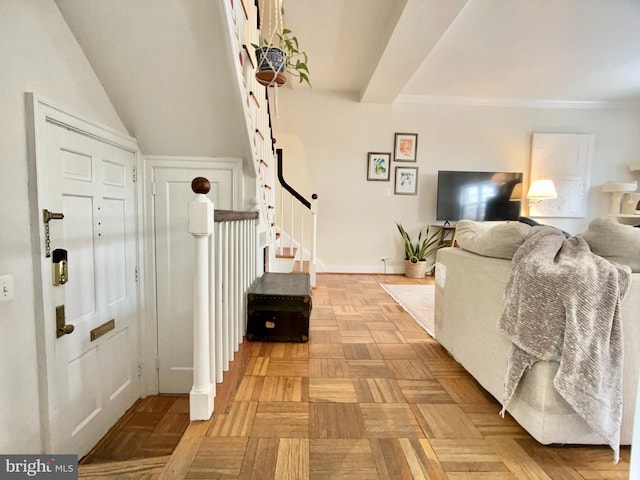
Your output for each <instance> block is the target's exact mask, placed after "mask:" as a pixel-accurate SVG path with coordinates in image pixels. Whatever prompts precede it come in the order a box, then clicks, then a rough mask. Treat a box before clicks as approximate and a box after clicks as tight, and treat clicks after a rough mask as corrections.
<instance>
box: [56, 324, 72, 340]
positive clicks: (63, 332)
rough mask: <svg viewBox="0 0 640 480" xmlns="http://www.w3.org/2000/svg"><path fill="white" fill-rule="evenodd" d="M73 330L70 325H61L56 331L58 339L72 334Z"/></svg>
mask: <svg viewBox="0 0 640 480" xmlns="http://www.w3.org/2000/svg"><path fill="white" fill-rule="evenodd" d="M73 328H74V327H73V325H71V324H68V325H63V326H62V327H61V328H59V329H58V338H59V337H61V336H63V335H67V334H69V333H71V332H73Z"/></svg>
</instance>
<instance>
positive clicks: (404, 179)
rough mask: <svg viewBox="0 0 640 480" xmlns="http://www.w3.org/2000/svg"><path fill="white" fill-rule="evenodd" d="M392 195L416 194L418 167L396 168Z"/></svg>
mask: <svg viewBox="0 0 640 480" xmlns="http://www.w3.org/2000/svg"><path fill="white" fill-rule="evenodd" d="M393 193H395V194H396V195H417V194H418V167H396V180H395V188H394V191H393Z"/></svg>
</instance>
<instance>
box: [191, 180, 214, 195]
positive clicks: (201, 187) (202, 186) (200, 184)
mask: <svg viewBox="0 0 640 480" xmlns="http://www.w3.org/2000/svg"><path fill="white" fill-rule="evenodd" d="M191 190H193V193H204V194H205V195H206V194H207V193H209V190H211V183H209V180H207V179H206V178H204V177H196V178H194V179H193V180H192V181H191Z"/></svg>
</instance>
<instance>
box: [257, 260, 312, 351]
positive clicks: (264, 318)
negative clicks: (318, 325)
mask: <svg viewBox="0 0 640 480" xmlns="http://www.w3.org/2000/svg"><path fill="white" fill-rule="evenodd" d="M310 316H311V284H310V278H309V275H308V274H297V273H271V272H269V273H265V274H264V275H263V276H262V278H260V279H259V280H258V282H257V283H256V285H255V286H254V287H253V288H252V289H251V290H250V291H249V293H248V294H247V340H253V341H263V342H308V341H309V317H310Z"/></svg>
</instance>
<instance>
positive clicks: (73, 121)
mask: <svg viewBox="0 0 640 480" xmlns="http://www.w3.org/2000/svg"><path fill="white" fill-rule="evenodd" d="M26 96H27V98H26V100H27V114H28V129H27V130H28V136H29V138H28V143H29V152H28V155H29V159H30V161H29V183H30V185H29V186H30V188H29V204H30V215H31V224H32V227H31V243H32V250H33V269H34V308H35V321H36V345H37V351H38V385H39V400H40V401H39V404H40V408H39V410H40V412H39V414H40V429H41V438H42V451H43V452H50V453H54V452H51V451H50V450H51V445H52V432H51V418H50V414H49V412H50V405H51V402H52V401H53V398H52V393H51V392H52V391H53V385H52V382H53V381H54V373H55V372H53V367H54V366H55V361H54V359H55V356H54V355H55V353H54V350H53V345H52V343H51V342H47V337H48V336H49V335H47V332H46V327H47V325H45V320H44V319H45V314H44V308H45V305H46V304H47V302H46V299H45V297H44V295H45V292H46V290H47V289H45V288H44V285H43V278H49V277H50V275H51V274H50V272H43V271H42V261H41V259H42V255H44V251H43V247H44V240H43V239H44V238H45V237H44V224H43V222H42V209H43V208H46V205H44V204H43V202H44V201H45V199H46V192H44V191H43V190H42V189H43V188H44V186H45V185H46V179H45V178H42V175H43V174H42V172H40V171H39V170H38V165H39V164H42V163H41V162H45V161H46V158H47V157H46V151H47V136H46V128H47V127H46V124H47V122H50V123H54V124H56V125H59V126H61V127H63V128H67V129H69V130H73V131H75V132H78V133H80V134H82V135H86V136H88V137H91V138H94V139H97V140H100V141H102V142H106V143H109V144H111V145H114V146H117V147H119V148H121V149H124V150H127V151H129V152H131V153H133V154H134V155H135V163H136V168H137V171H140V165H141V158H142V157H141V154H140V150H139V148H138V144H137V142H136V140H135V139H134V138H132V137H129V136H127V135H125V134H122V133H120V132H118V131H116V130H114V129H112V128H111V127H108V126H106V125H102V124H100V123H98V122H94V121H93V120H90V119H88V118H86V117H83V116H81V115H78V114H75V113H71V112H69V111H68V110H66V109H63V108H61V107H59V106H56V105H55V104H53V103H52V102H49V101H47V100H44V99H42V98H41V97H38V96H37V95H35V94H34V93H27V94H26ZM135 196H136V203H137V206H136V215H137V219H136V232H135V239H136V254H137V261H136V263H137V265H138V269H139V271H142V270H141V269H142V268H143V263H142V262H143V261H144V256H143V255H142V253H143V252H142V246H143V242H142V241H141V235H142V233H141V232H142V231H143V230H142V227H143V226H144V224H143V222H142V215H141V212H142V196H141V193H140V187H139V183H138V185H137V186H136V192H135ZM142 280H143V279H142V276H141V278H140V281H139V282H138V284H137V292H136V294H137V297H138V299H137V300H138V312H137V323H138V346H137V352H136V355H137V357H138V361H140V345H141V344H145V343H146V342H147V340H148V337H145V334H146V332H145V331H144V327H143V322H142V321H141V319H142V318H144V311H145V301H144V284H143V281H142ZM49 328H50V326H49ZM139 385H140V382H138V389H139V390H140V387H139Z"/></svg>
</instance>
